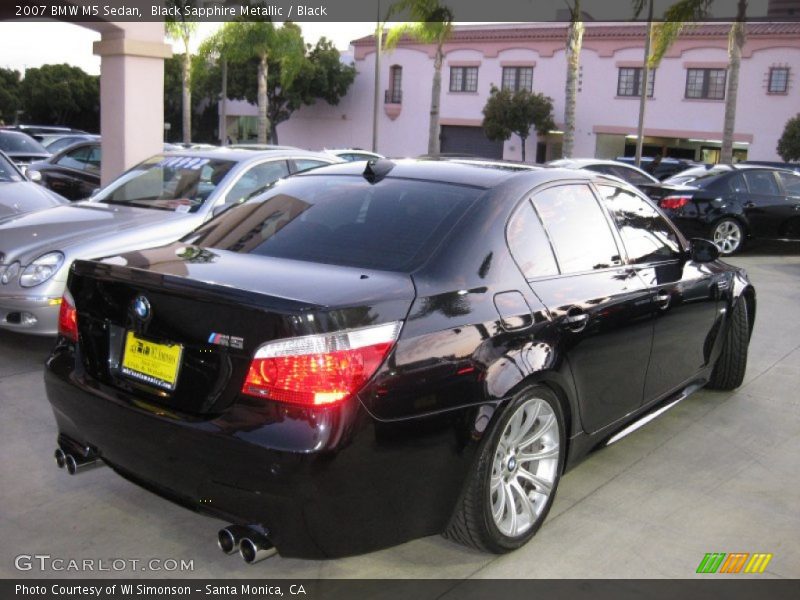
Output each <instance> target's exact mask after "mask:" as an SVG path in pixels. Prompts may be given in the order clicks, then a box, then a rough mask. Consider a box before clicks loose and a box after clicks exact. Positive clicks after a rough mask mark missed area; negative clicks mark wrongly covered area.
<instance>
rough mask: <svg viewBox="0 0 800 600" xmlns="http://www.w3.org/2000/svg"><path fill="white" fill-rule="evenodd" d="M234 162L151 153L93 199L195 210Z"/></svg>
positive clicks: (132, 204) (167, 208)
mask: <svg viewBox="0 0 800 600" xmlns="http://www.w3.org/2000/svg"><path fill="white" fill-rule="evenodd" d="M235 165H236V163H235V162H233V161H230V160H218V159H212V158H202V157H195V156H162V155H157V156H153V157H152V158H149V159H147V160H146V161H144V162H142V163H140V164H138V165H137V166H135V167H134V168H132V169H131V170H130V171H127V172H126V173H123V174H122V175H120V177H118V178H117V179H116V180H115V181H113V182H111V184H109V185H108V186H107V187H106V188H105V189H103V190H101V191H100V192H99V193H98V194H97V195H96V196H95V198H94V201H95V202H102V203H104V204H116V205H126V206H137V207H140V208H154V209H157V210H168V211H171V212H188V213H194V212H197V211H198V210H200V207H201V206H202V205H203V203H204V202H205V201H206V200H207V199H208V198H209V197H210V196H211V195H212V194H213V193H214V191H215V190H216V189H217V186H219V185H220V183H222V181H223V179H225V176H226V175H227V174H228V173H229V172H230V170H231V169H232V168H233V167H234V166H235Z"/></svg>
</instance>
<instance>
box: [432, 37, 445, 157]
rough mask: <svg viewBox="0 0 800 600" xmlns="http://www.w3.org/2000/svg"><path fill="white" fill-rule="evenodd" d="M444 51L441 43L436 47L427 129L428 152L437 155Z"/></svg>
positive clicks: (439, 147) (438, 149)
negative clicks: (429, 116)
mask: <svg viewBox="0 0 800 600" xmlns="http://www.w3.org/2000/svg"><path fill="white" fill-rule="evenodd" d="M443 62H444V52H443V51H442V44H441V43H440V44H439V46H438V47H437V48H436V58H435V60H434V63H433V86H432V87H431V121H430V126H429V129H428V154H431V155H433V156H438V155H439V152H440V149H441V146H440V140H439V104H440V102H441V96H442V63H443Z"/></svg>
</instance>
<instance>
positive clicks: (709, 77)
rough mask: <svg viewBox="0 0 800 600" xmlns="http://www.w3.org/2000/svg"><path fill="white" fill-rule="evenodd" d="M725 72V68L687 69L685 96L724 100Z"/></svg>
mask: <svg viewBox="0 0 800 600" xmlns="http://www.w3.org/2000/svg"><path fill="white" fill-rule="evenodd" d="M726 74H727V71H726V70H725V69H687V70H686V97H687V98H703V99H708V100H724V99H725V77H726Z"/></svg>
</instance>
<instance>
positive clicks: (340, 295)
mask: <svg viewBox="0 0 800 600" xmlns="http://www.w3.org/2000/svg"><path fill="white" fill-rule="evenodd" d="M68 287H69V290H70V292H71V294H72V296H73V298H74V301H75V306H76V308H77V311H78V328H79V332H80V341H79V344H78V363H79V368H80V369H81V370H82V374H83V375H84V376H86V377H88V378H90V379H93V380H96V381H98V382H100V383H102V384H105V385H109V386H112V387H114V388H117V389H120V390H123V391H125V392H128V393H129V394H130V396H132V397H135V398H136V399H137V400H143V401H145V402H147V403H150V404H155V405H157V406H159V407H162V408H164V409H167V410H172V411H177V412H180V413H182V414H184V415H195V416H198V417H201V418H203V417H207V416H209V415H214V414H218V413H220V412H222V411H224V410H225V409H227V408H228V407H230V406H231V405H232V404H233V403H234V402H235V401H236V399H237V397H238V396H239V392H240V390H241V387H242V383H243V381H244V378H245V376H246V374H247V370H248V368H249V366H250V361H251V359H252V357H253V355H254V353H255V351H256V350H257V349H258V347H259V346H261V345H262V344H264V343H265V342H268V341H270V340H275V339H280V338H289V337H295V336H302V335H310V334H313V333H322V332H329V331H337V330H341V329H351V328H356V327H363V326H365V325H374V324H380V323H383V322H390V321H396V320H402V319H404V318H405V317H406V315H407V313H408V309H409V307H410V306H411V303H412V302H413V300H414V287H413V283H412V282H411V279H410V277H409V276H408V275H404V274H397V273H386V272H369V271H364V270H363V269H353V268H350V267H337V266H331V265H320V264H315V263H304V262H301V261H294V260H285V259H274V258H266V257H259V256H253V255H245V254H238V253H235V252H227V251H219V250H208V249H204V248H198V247H195V246H186V245H184V244H172V245H169V246H163V247H160V248H155V249H152V250H145V251H141V252H132V253H128V254H125V255H120V256H115V257H111V258H107V259H105V260H103V261H76V262H75V266H74V269H73V272H72V274H71V275H70V282H69V286H68ZM137 301H138V302H139V303H140V304H145V303H146V305H147V311H146V315H144V316H143V315H142V314H141V312H142V311H140V312H139V313H137V308H141V306H139V305H137ZM131 336H133V337H131ZM137 344H138V346H137ZM145 351H146V352H153V353H165V354H167V355H170V356H172V358H171V359H170V358H169V357H167V360H168V361H169V360H173V361H177V368H176V369H175V371H174V378H173V379H174V380H173V381H170V377H165V378H163V379H162V380H161V381H152V380H147V379H146V378H145V377H142V376H141V375H142V373H140V372H139V367H140V365H139V364H138V363H137V362H136V361H135V360H133V358H126V354H128V355H130V356H131V357H133V355H134V354H135V353H136V352H145ZM178 355H179V356H178ZM176 356H177V359H176V358H175V357H176ZM132 369H133V372H132ZM145 374H146V375H147V374H149V375H153V372H152V371H147V373H145ZM170 383H172V386H170V385H169V384H170Z"/></svg>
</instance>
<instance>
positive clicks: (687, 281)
mask: <svg viewBox="0 0 800 600" xmlns="http://www.w3.org/2000/svg"><path fill="white" fill-rule="evenodd" d="M717 257H718V250H717V248H716V247H715V246H714V245H713V244H712V243H711V242H708V241H704V240H693V241H691V242H688V241H687V240H686V239H685V238H683V236H682V235H681V234H680V233H679V232H678V231H677V230H676V229H675V228H674V226H673V225H672V224H671V223H670V222H669V221H668V220H667V219H665V218H664V216H663V215H662V213H661V212H660V211H659V209H658V208H656V207H655V206H654V205H653V203H652V202H651V201H650V200H648V199H647V198H646V197H644V196H643V195H642V194H641V193H640V192H638V191H637V190H636V189H635V188H633V187H631V186H629V185H627V184H625V183H623V182H621V181H620V180H618V179H615V178H611V177H608V176H604V175H601V174H596V173H591V172H582V171H573V170H558V169H547V170H535V171H522V172H520V171H510V170H505V169H500V168H494V167H490V166H481V165H479V164H454V163H448V162H438V161H437V162H428V161H398V162H390V161H384V160H381V161H377V162H371V163H364V162H361V163H348V164H344V165H335V166H330V167H324V168H321V169H317V170H314V171H310V172H308V173H304V174H301V175H298V176H295V177H291V178H289V179H286V180H283V181H280V182H278V183H276V184H274V185H273V186H272V187H271V188H270V189H269V190H267V191H266V192H264V193H263V194H260V195H259V196H257V197H255V198H253V199H252V200H250V201H248V202H246V203H244V204H241V205H239V206H236V207H234V208H231V209H229V210H228V211H226V212H224V213H222V214H221V215H219V216H217V217H216V218H214V219H213V220H211V221H209V222H208V223H206V224H205V225H203V226H202V227H200V228H199V229H197V230H196V231H194V232H193V233H191V234H190V235H188V236H187V237H185V238H183V239H182V240H181V241H180V242H177V243H174V244H171V245H167V246H162V247H159V248H154V249H149V250H142V251H138V252H131V253H127V254H123V255H119V256H112V257H108V258H105V259H102V260H99V261H78V262H76V263H75V264H74V266H73V268H72V271H71V273H70V277H69V283H68V291H67V292H66V294H65V296H64V299H63V302H62V305H61V314H60V319H59V327H60V336H59V339H58V342H57V344H56V347H55V349H54V350H53V352H52V355H51V356H50V358H49V360H48V362H47V367H48V368H47V369H46V372H45V381H46V387H47V393H48V396H49V399H50V402H51V404H52V408H53V412H54V414H55V418H56V421H57V424H58V431H59V436H58V448H57V450H56V460H57V462H58V464H59V466H62V467H63V466H65V467H66V468H67V470H68V471H69V472H70V473H73V474H74V473H78V472H80V471H82V470H84V469H86V468H89V467H91V466H95V465H101V464H105V465H108V466H110V467H111V468H112V469H114V470H115V471H117V472H118V473H119V474H120V475H122V476H123V477H126V478H128V479H130V480H131V481H133V482H136V483H138V484H139V485H141V486H144V487H145V488H147V489H149V490H151V491H153V492H155V493H157V494H161V495H162V496H164V497H166V498H168V499H171V500H173V501H176V502H178V503H181V504H183V505H185V506H188V507H191V508H193V509H196V510H199V511H204V512H207V513H210V514H212V515H214V516H217V517H220V518H223V519H225V520H227V521H228V522H230V523H231V525H230V526H229V527H226V528H225V529H223V530H221V531H220V532H219V535H218V538H219V539H218V543H219V545H220V547H221V548H222V549H223V550H224V551H225V552H227V553H233V552H236V551H237V550H238V551H239V553H240V554H241V555H242V557H243V558H244V559H245V560H246V561H247V562H256V561H258V560H260V559H262V558H265V557H267V556H270V555H272V554H274V553H275V552H280V554H281V555H283V556H300V557H335V556H343V555H348V554H354V553H361V552H367V551H370V550H373V549H377V548H381V547H385V546H389V545H392V544H398V543H400V542H403V541H406V540H409V539H412V538H416V537H420V536H426V535H431V534H436V533H444V534H445V535H446V536H447V537H449V538H451V539H453V540H456V541H458V542H462V543H464V544H468V545H470V546H473V547H476V548H479V549H482V550H485V551H489V552H496V553H500V552H507V551H510V550H513V549H515V548H518V547H519V546H521V545H523V544H524V543H526V542H527V541H528V540H529V539H530V538H531V537H532V536H533V535H534V533H535V532H536V531H537V529H538V528H539V527H540V526H541V525H542V522H543V521H544V519H545V517H546V515H547V513H548V510H549V509H550V506H551V505H552V502H553V498H554V495H555V492H556V488H557V486H558V483H559V479H560V477H561V475H562V474H563V473H564V472H565V471H566V470H567V469H568V468H569V467H570V466H572V465H574V464H575V463H576V462H577V461H578V460H579V459H580V458H581V457H583V456H585V455H586V454H587V453H588V452H589V451H590V450H591V449H593V448H596V447H598V446H601V445H604V444H606V443H609V442H610V441H611V440H613V439H615V438H616V437H619V436H620V435H621V434H624V432H625V431H627V430H630V429H631V428H633V427H634V426H635V425H636V424H637V423H641V422H642V420H643V419H646V418H650V417H652V415H653V413H654V412H656V411H661V410H664V409H665V408H666V407H668V406H670V405H672V404H674V403H675V402H677V401H679V400H681V399H683V398H684V397H686V396H687V395H688V394H690V393H691V392H692V391H694V390H697V389H698V388H700V387H702V386H708V387H710V388H714V389H724V390H728V389H732V388H735V387H737V386H738V385H740V384H741V382H742V379H743V376H744V371H745V366H746V361H747V347H748V343H749V338H750V333H751V330H752V326H753V321H754V318H755V309H756V297H755V291H754V289H753V286H752V285H751V284H750V282H749V281H748V279H747V276H746V274H745V273H744V271H742V270H741V269H738V268H735V267H732V266H730V265H727V264H725V263H722V262H719V261H718V260H717Z"/></svg>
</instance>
